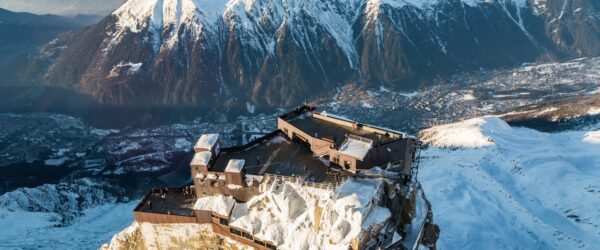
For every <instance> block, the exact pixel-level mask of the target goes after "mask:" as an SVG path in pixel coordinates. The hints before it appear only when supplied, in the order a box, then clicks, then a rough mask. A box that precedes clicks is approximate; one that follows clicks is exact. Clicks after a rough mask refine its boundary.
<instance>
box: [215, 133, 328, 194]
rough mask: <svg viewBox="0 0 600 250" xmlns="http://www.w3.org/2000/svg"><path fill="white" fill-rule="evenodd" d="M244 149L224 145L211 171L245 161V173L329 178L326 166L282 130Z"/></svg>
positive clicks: (316, 178) (314, 178)
mask: <svg viewBox="0 0 600 250" xmlns="http://www.w3.org/2000/svg"><path fill="white" fill-rule="evenodd" d="M258 140H260V141H257V142H255V143H254V144H252V145H250V146H249V147H247V148H243V147H239V148H225V149H223V150H222V151H221V153H220V154H219V156H218V158H217V159H216V161H215V163H214V165H213V169H212V170H213V171H217V172H222V171H224V170H225V167H226V166H227V164H228V162H229V160H231V159H241V160H245V162H246V164H245V166H244V170H245V171H246V173H247V174H253V175H262V174H274V175H285V176H295V177H298V178H302V179H304V180H306V181H311V182H322V181H324V180H326V179H327V178H328V169H329V165H328V164H327V162H324V161H322V160H319V159H317V158H316V157H314V156H313V153H312V152H311V151H310V150H309V149H308V148H306V147H305V146H304V145H302V144H299V143H293V142H292V141H290V140H289V139H288V138H287V137H286V136H285V135H284V134H283V133H281V132H276V133H274V134H271V135H269V136H266V137H263V138H261V139H258Z"/></svg>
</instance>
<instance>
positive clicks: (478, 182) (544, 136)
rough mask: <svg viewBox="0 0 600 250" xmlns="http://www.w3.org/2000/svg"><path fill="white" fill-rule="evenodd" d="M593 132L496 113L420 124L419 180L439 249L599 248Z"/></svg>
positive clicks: (599, 186) (598, 153)
mask: <svg viewBox="0 0 600 250" xmlns="http://www.w3.org/2000/svg"><path fill="white" fill-rule="evenodd" d="M596 127H598V126H596ZM597 135H598V131H569V132H560V133H543V132H538V131H535V130H532V129H527V128H518V127H510V126H509V125H508V124H506V123H505V122H503V121H502V120H500V119H498V118H495V117H484V118H475V119H471V120H466V121H463V122H459V123H455V124H450V125H444V126H438V127H434V128H431V129H428V130H426V131H424V132H423V133H422V136H423V138H424V140H425V141H426V142H427V143H428V144H429V145H430V147H429V148H428V149H426V150H424V151H423V152H422V154H421V155H422V161H421V169H420V171H419V180H420V181H421V183H422V185H423V189H424V192H425V193H426V194H427V197H428V200H429V201H430V202H431V204H432V207H433V213H434V214H435V220H436V223H437V224H438V225H440V228H441V230H442V232H441V235H440V240H439V241H438V247H439V249H599V247H600V209H598V205H599V204H600V142H599V141H597V140H595V139H594V138H596V139H597ZM487 138H491V140H489V141H488V140H487Z"/></svg>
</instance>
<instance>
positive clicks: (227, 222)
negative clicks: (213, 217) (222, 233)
mask: <svg viewBox="0 0 600 250" xmlns="http://www.w3.org/2000/svg"><path fill="white" fill-rule="evenodd" d="M219 223H220V224H221V225H223V226H229V220H228V219H223V218H219Z"/></svg>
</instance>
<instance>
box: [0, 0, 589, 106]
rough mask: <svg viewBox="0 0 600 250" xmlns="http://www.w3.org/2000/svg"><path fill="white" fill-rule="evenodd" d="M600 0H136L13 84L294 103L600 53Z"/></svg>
mask: <svg viewBox="0 0 600 250" xmlns="http://www.w3.org/2000/svg"><path fill="white" fill-rule="evenodd" d="M599 5H600V4H598V2H597V1H593V0H578V1H567V0H548V1H539V0H535V1H534V0H532V1H527V0H485V1H484V0H410V1H409V0H335V1H327V2H322V1H317V0H302V1H300V0H289V1H282V0H253V1H250V0H215V1H199V0H180V1H175V0H129V1H127V2H125V3H124V4H123V5H122V6H120V7H119V8H118V9H117V10H115V12H113V13H112V14H111V15H110V16H108V17H106V18H105V19H104V20H103V21H101V22H100V23H99V24H97V25H94V26H91V27H89V28H87V29H85V30H82V31H79V32H74V33H70V34H67V35H64V36H62V37H61V38H60V39H58V40H57V41H56V42H55V43H52V44H48V45H46V46H44V47H43V48H41V49H40V52H39V53H38V54H37V55H36V59H35V60H33V62H27V63H24V65H22V66H21V67H16V68H18V69H20V70H14V72H15V73H16V74H15V75H13V77H7V78H6V79H4V81H6V82H11V83H14V82H32V83H39V82H43V83H46V84H51V85H59V86H66V87H68V88H71V89H75V90H77V91H79V92H82V93H85V94H89V95H91V96H93V97H94V98H95V99H96V100H99V101H100V102H102V103H108V104H138V105H192V106H221V107H223V106H225V107H231V106H244V105H245V104H246V102H253V103H255V104H258V105H259V106H267V105H288V106H290V105H296V104H297V103H299V102H301V101H303V100H304V99H305V98H306V97H310V96H313V95H315V94H317V93H315V89H319V90H322V91H320V93H323V92H327V91H328V90H333V89H335V87H337V86H340V85H344V84H348V83H358V84H360V85H366V86H380V85H384V86H388V87H395V88H416V87H417V86H419V85H420V84H422V83H425V82H427V81H428V80H430V79H433V78H435V77H437V76H443V75H448V74H452V73H455V72H459V71H464V70H471V69H478V68H481V67H486V68H495V67H504V66H512V65H519V64H521V63H523V62H528V61H534V60H538V59H542V58H545V59H548V58H558V59H560V58H567V57H572V56H591V55H598V54H600V48H599V47H598V46H597V44H598V43H599V42H600V32H599V30H600V16H599V15H600V14H599V12H598V10H600V6H599Z"/></svg>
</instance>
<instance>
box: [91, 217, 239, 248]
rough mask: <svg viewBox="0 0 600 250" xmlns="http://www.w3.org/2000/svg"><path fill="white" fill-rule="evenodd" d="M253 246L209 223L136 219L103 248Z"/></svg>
mask: <svg viewBox="0 0 600 250" xmlns="http://www.w3.org/2000/svg"><path fill="white" fill-rule="evenodd" d="M198 247H202V248H205V249H225V250H238V249H250V248H248V247H246V246H244V245H241V244H239V243H236V242H235V241H232V240H228V239H226V238H223V237H221V236H218V235H217V234H215V233H214V232H213V231H212V228H211V226H210V225H208V224H149V223H133V224H132V225H131V226H129V227H128V228H126V229H124V230H123V231H121V232H120V233H118V234H116V235H115V236H113V239H112V240H111V241H110V243H107V244H104V245H103V246H101V247H100V249H102V250H125V249H140V250H141V249H197V248H198Z"/></svg>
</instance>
